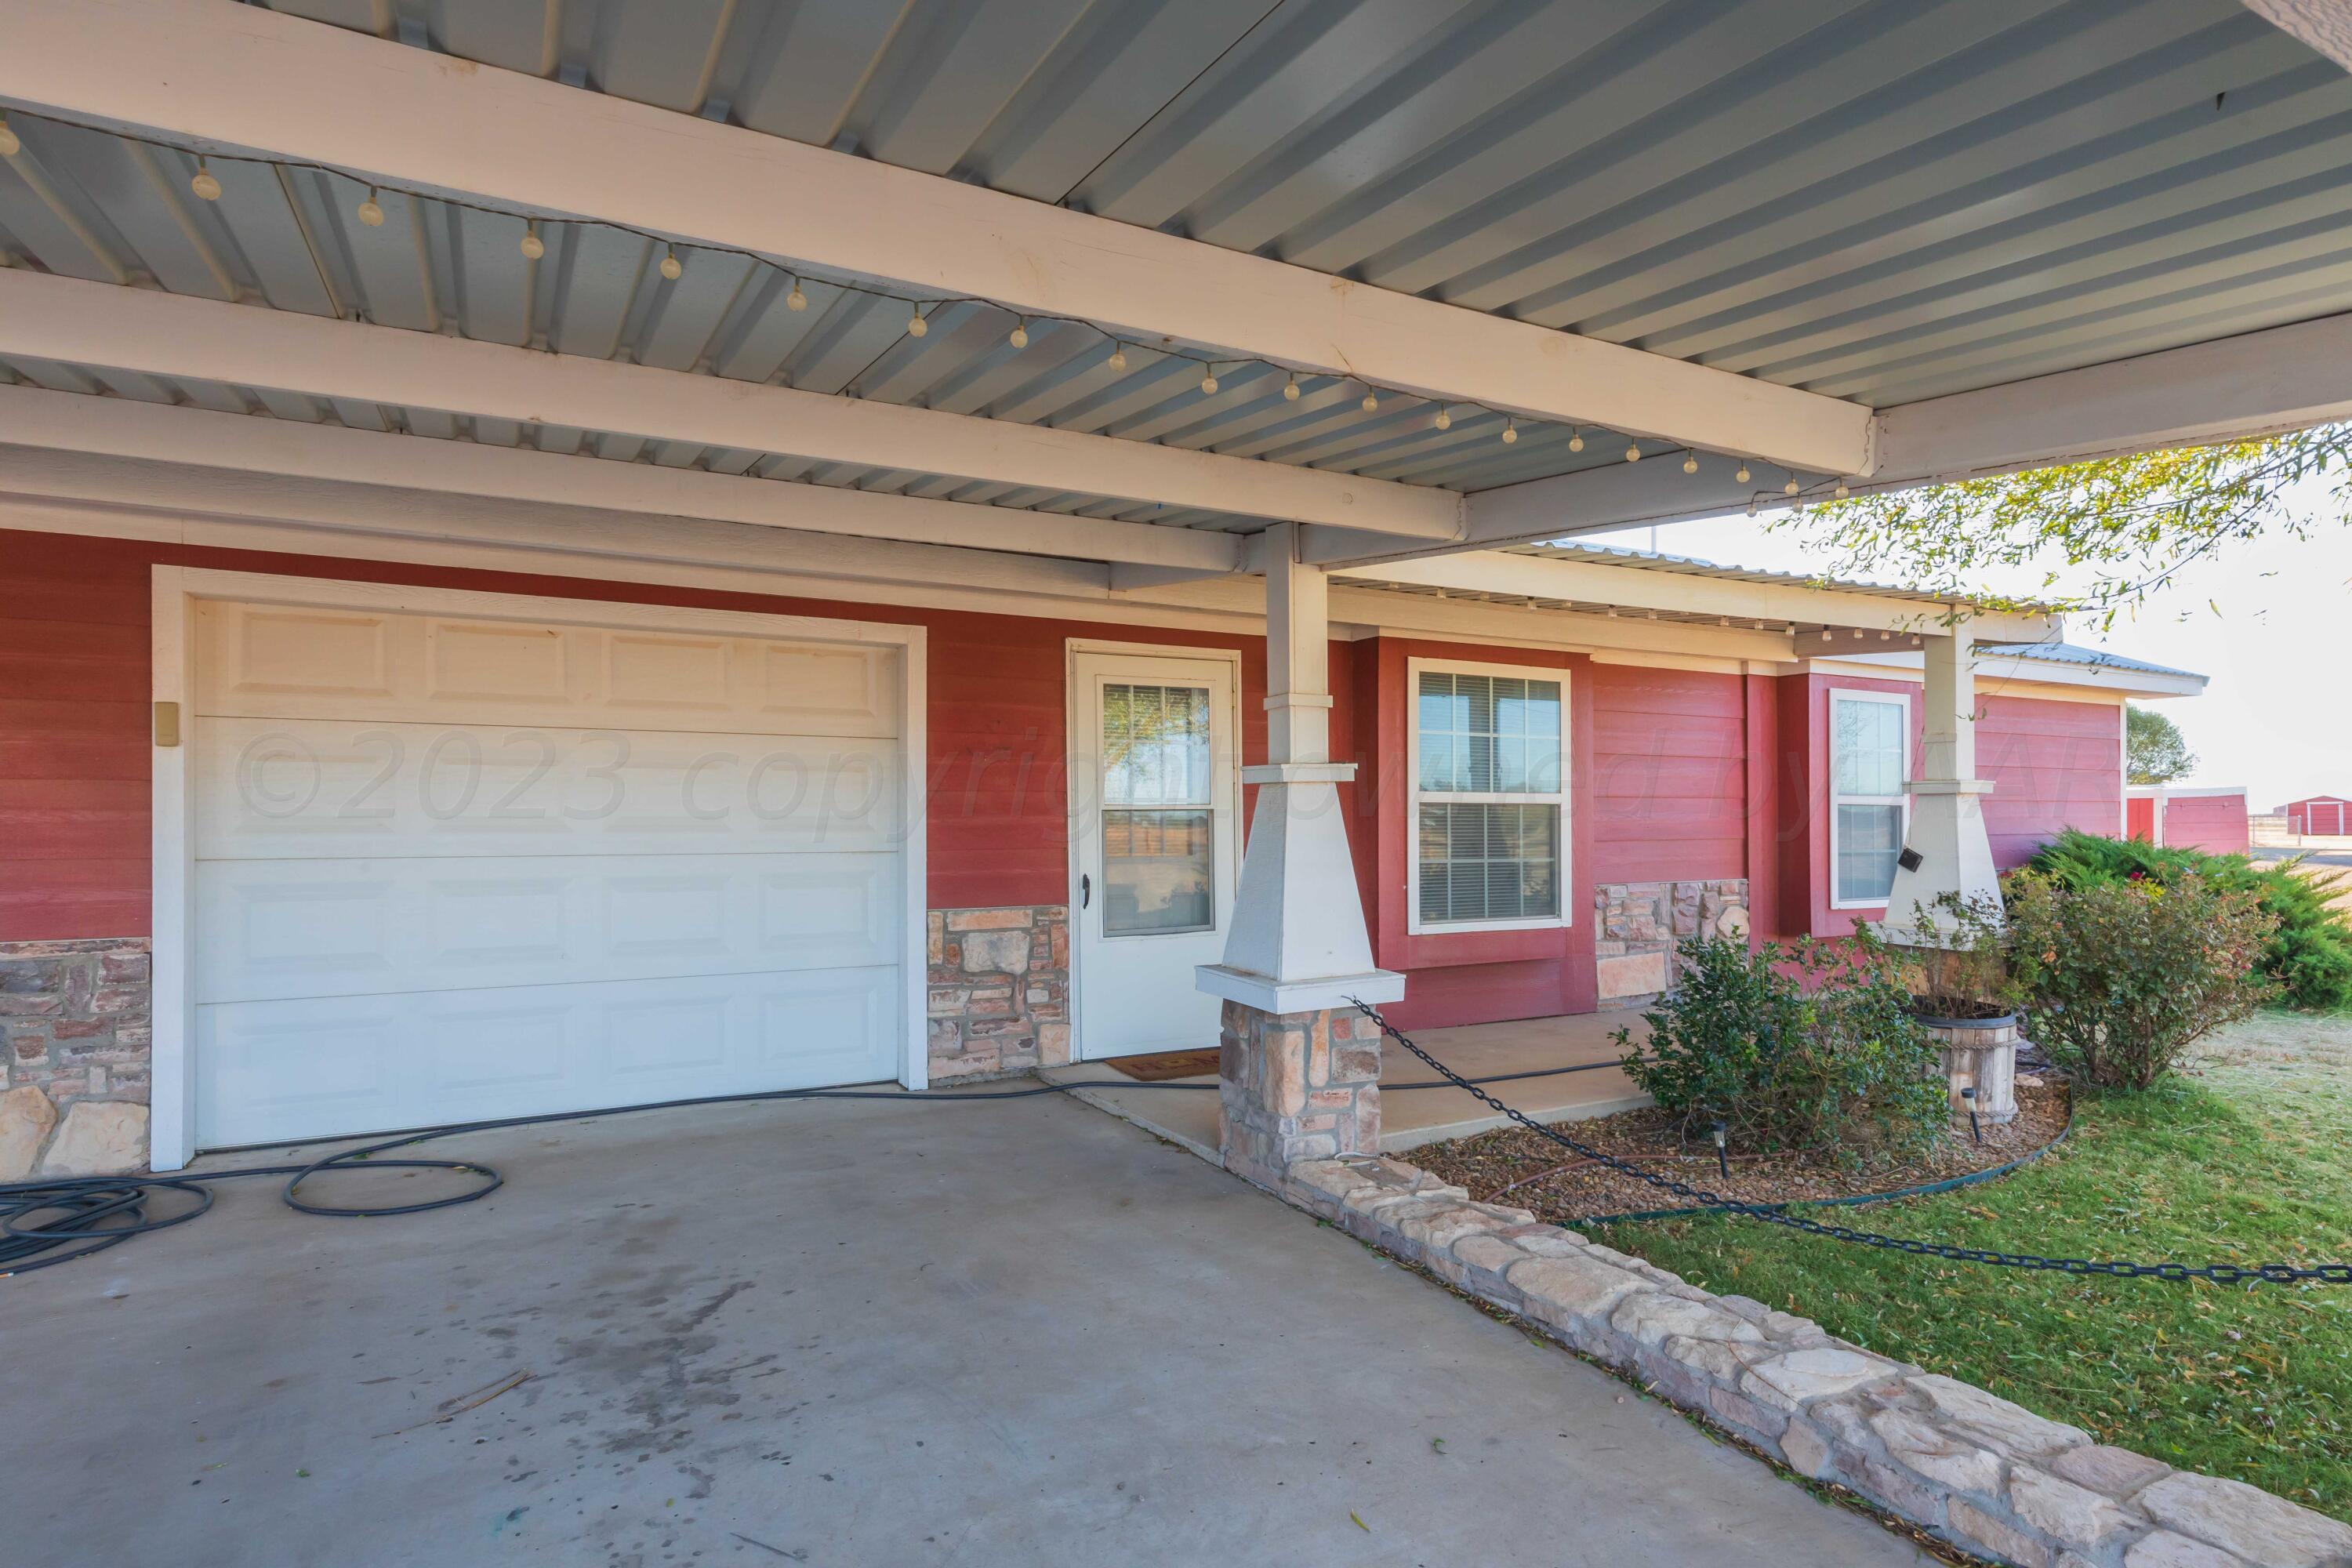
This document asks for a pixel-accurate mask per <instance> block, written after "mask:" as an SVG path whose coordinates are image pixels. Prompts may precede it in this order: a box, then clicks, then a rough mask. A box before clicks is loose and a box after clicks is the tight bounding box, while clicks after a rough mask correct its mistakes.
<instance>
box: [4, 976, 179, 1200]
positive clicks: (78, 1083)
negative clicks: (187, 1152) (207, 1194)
mask: <svg viewBox="0 0 2352 1568" xmlns="http://www.w3.org/2000/svg"><path fill="white" fill-rule="evenodd" d="M149 968H150V963H149V957H148V945H147V939H146V938H145V937H143V936H141V937H99V938H90V939H81V940H73V941H64V942H0V1060H5V1062H6V1064H7V1073H6V1080H5V1089H0V1182H13V1181H21V1180H23V1179H24V1178H25V1177H26V1176H31V1175H44V1176H84V1175H99V1174H111V1173H115V1172H118V1171H136V1170H143V1169H144V1168H145V1167H146V1164H147V1095H148V1063H149V1057H150V1051H151V1048H152V1044H153V1041H154V1024H153V1013H152V998H151V990H150V985H149Z"/></svg>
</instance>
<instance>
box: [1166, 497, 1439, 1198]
mask: <svg viewBox="0 0 2352 1568" xmlns="http://www.w3.org/2000/svg"><path fill="white" fill-rule="evenodd" d="M1329 594H1330V589H1329V584H1328V582H1327V580H1326V577H1325V574H1324V572H1323V569H1322V568H1320V567H1318V566H1309V565H1306V564H1304V563H1301V562H1300V561H1299V559H1298V525H1297V524H1296V523H1289V522H1286V523H1282V524H1279V525H1278V526H1277V527H1276V528H1275V529H1273V530H1272V531H1269V533H1268V535H1267V536H1266V540H1265V605H1266V626H1265V650H1266V679H1265V684H1266V696H1265V710H1266V762H1265V764H1264V765H1262V766H1257V767H1248V768H1244V769H1243V770H1242V779H1243V781H1244V783H1246V784H1255V785H1256V786H1257V811H1256V815H1255V816H1254V817H1253V818H1252V820H1251V823H1250V835H1249V848H1248V853H1247V854H1246V856H1245V857H1244V859H1243V862H1242V877H1241V889H1240V892H1239V894H1238V895H1237V896H1236V898H1235V900H1234V919H1233V924H1232V926H1231V928H1230V934H1229V935H1228V936H1227V938H1226V940H1225V956H1224V962H1223V963H1204V964H1202V965H1201V966H1200V968H1199V969H1198V970H1197V971H1196V972H1195V973H1196V974H1197V977H1198V984H1199V985H1200V988H1201V989H1202V990H1203V991H1206V992H1208V993H1209V994H1212V995H1214V996H1222V997H1223V998H1224V1002H1225V1005H1224V1017H1223V1063H1222V1068H1221V1072H1222V1079H1223V1111H1224V1117H1223V1140H1222V1141H1223V1151H1224V1157H1225V1164H1226V1168H1227V1169H1229V1170H1232V1171H1234V1172H1235V1173H1238V1174H1241V1175H1243V1176H1245V1177H1248V1178H1249V1179H1251V1180H1253V1181H1256V1182H1259V1183H1261V1184H1266V1185H1273V1184H1278V1183H1279V1182H1280V1180H1281V1178H1282V1173H1283V1172H1284V1170H1285V1169H1286V1167H1288V1166H1289V1165H1290V1164H1291V1163H1293V1162H1295V1161H1298V1160H1308V1159H1330V1158H1333V1157H1335V1156H1337V1155H1341V1154H1370V1153H1374V1152H1378V1150H1379V1146H1380V1126H1381V1118H1380V1034H1379V1031H1378V1029H1377V1027H1376V1026H1373V1025H1372V1024H1371V1022H1370V1020H1369V1019H1366V1018H1362V1017H1360V1016H1358V1015H1357V1014H1356V1012H1355V1010H1354V1008H1353V1006H1352V1005H1351V1003H1352V1001H1354V1000H1361V1001H1364V1002H1369V1003H1372V1004H1375V1005H1377V1004H1380V1003H1382V1002H1394V1001H1396V1000H1397V999H1399V998H1400V997H1402V995H1403V994H1404V976H1403V975H1402V974H1398V973H1392V972H1391V971H1388V970H1383V969H1380V968H1378V967H1376V966H1375V965H1374V964H1373V963H1372V943H1371V937H1370V932H1369V931H1367V930H1366V928H1365V925H1364V906H1363V900H1362V899H1361V898H1360V896H1359V894H1358V892H1357V888H1356V868H1355V861H1354V859H1353V858H1351V857H1350V856H1349V853H1348V825H1347V821H1346V818H1345V816H1343V815H1342V813H1341V811H1340V807H1339V785H1340V784H1344V783H1347V782H1349V780H1351V779H1353V778H1354V777H1355V776H1356V767H1355V764H1354V763H1335V762H1333V761H1332V760H1331V689H1330V687H1331V680H1330V636H1331V629H1330V614H1329Z"/></svg>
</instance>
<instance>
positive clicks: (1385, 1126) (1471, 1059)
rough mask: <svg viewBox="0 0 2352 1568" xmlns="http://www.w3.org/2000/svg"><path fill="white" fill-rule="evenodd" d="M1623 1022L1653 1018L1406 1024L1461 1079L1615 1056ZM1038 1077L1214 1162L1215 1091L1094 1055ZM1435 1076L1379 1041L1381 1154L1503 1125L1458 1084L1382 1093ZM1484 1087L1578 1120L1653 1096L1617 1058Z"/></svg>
mask: <svg viewBox="0 0 2352 1568" xmlns="http://www.w3.org/2000/svg"><path fill="white" fill-rule="evenodd" d="M1620 1028H1630V1029H1632V1030H1633V1040H1634V1042H1635V1043H1636V1044H1637V1045H1638V1044H1639V1043H1640V1042H1641V1041H1643V1039H1645V1038H1647V1037H1648V1035H1649V1026H1648V1025H1647V1024H1644V1023H1643V1022H1642V1018H1641V1015H1639V1014H1638V1013H1583V1014H1575V1015H1570V1016H1564V1017H1553V1018H1522V1019H1517V1020H1515V1021H1513V1022H1510V1023H1507V1024H1467V1025H1461V1026H1455V1027H1453V1028H1443V1029H1414V1030H1412V1031H1411V1033H1412V1038H1413V1043H1414V1044H1415V1045H1417V1046H1420V1047H1422V1048H1423V1049H1424V1050H1426V1051H1428V1052H1429V1053H1430V1055H1432V1056H1433V1057H1435V1058H1437V1059H1438V1060H1439V1061H1442V1062H1444V1064H1445V1065H1446V1066H1448V1067H1450V1068H1454V1071H1456V1072H1458V1073H1460V1074H1462V1075H1463V1076H1464V1077H1465V1078H1474V1079H1475V1078H1491V1077H1496V1076H1498V1075H1502V1074H1507V1073H1519V1072H1533V1071H1538V1070H1540V1069H1543V1068H1561V1067H1579V1066H1583V1065H1585V1064H1589V1063H1599V1062H1614V1061H1615V1060H1616V1059H1617V1058H1618V1057H1619V1056H1620V1055H1621V1054H1622V1053H1621V1052H1620V1051H1619V1049H1618V1047H1617V1044H1616V1042H1615V1041H1614V1040H1612V1038H1611V1036H1612V1035H1613V1034H1615V1033H1616V1032H1617V1030H1618V1029H1620ZM1044 1076H1045V1077H1046V1078H1048V1079H1051V1080H1053V1081H1054V1082H1055V1083H1071V1084H1079V1085H1083V1086H1084V1087H1082V1088H1081V1089H1078V1091H1077V1095H1078V1098H1079V1099H1081V1100H1085V1101H1086V1102H1087V1104H1089V1105H1093V1106H1095V1107H1097V1109H1099V1110H1108V1111H1109V1112H1110V1113H1111V1114H1112V1115H1114V1116H1118V1117H1123V1118H1125V1119H1126V1120H1127V1121H1132V1122H1134V1123H1135V1124H1136V1125H1137V1126H1139V1127H1141V1128H1143V1129H1145V1130H1146V1131H1150V1132H1155V1133H1157V1134H1159V1135H1160V1137H1162V1138H1166V1139H1168V1140H1170V1141H1171V1142H1175V1143H1180V1144H1181V1145H1183V1146H1184V1147H1185V1148H1187V1149H1190V1150H1191V1151H1192V1152H1194V1153H1196V1154H1198V1155H1200V1156H1201V1157H1202V1159H1204V1160H1209V1161H1215V1160H1216V1158H1217V1097H1216V1096H1215V1095H1213V1094H1196V1093H1188V1092H1185V1091H1182V1090H1176V1091H1172V1092H1171V1091H1169V1090H1164V1089H1151V1088H1148V1087H1145V1086H1143V1085H1140V1084H1138V1083H1137V1082H1136V1081H1135V1080H1134V1079H1130V1078H1128V1077H1126V1076H1125V1075H1124V1074H1122V1073H1119V1072H1118V1071H1117V1070H1115V1069H1113V1068H1108V1067H1104V1066H1102V1065H1101V1064H1099V1063H1095V1062H1082V1063H1079V1064H1077V1065H1076V1066H1075V1067H1069V1068H1053V1069H1051V1070H1050V1071H1048V1072H1047V1073H1045V1075H1044ZM1435 1077H1436V1075H1435V1074H1433V1072H1431V1071H1430V1070H1429V1068H1425V1067H1423V1065H1422V1064H1421V1063H1420V1062H1418V1061H1416V1060H1414V1059H1413V1058H1412V1056H1411V1055H1410V1054H1408V1053H1407V1052H1406V1051H1405V1050H1404V1049H1403V1048H1402V1047H1400V1046H1398V1045H1397V1043H1396V1042H1395V1041H1393V1040H1389V1041H1384V1042H1383V1043H1382V1045H1381V1089H1382V1090H1383V1092H1382V1094H1381V1151H1382V1152H1384V1153H1391V1154H1395V1153H1402V1152H1404V1151H1405V1150H1408V1149H1418V1148H1420V1147H1421V1146H1422V1145H1423V1144H1424V1143H1436V1142H1443V1141H1444V1140H1445V1139H1448V1138H1466V1137H1468V1136H1470V1135H1471V1134H1472V1133H1475V1132H1484V1131H1488V1130H1490V1129H1492V1128H1496V1127H1501V1126H1505V1125H1507V1118H1505V1117H1503V1116H1500V1115H1497V1114H1496V1112H1494V1111H1491V1110H1487V1109H1486V1107H1485V1106H1484V1105H1481V1104H1480V1103H1478V1101H1476V1100H1473V1099H1472V1098H1470V1096H1469V1095H1467V1094H1465V1093H1464V1092H1463V1091H1462V1090H1460V1089H1411V1090H1407V1091H1405V1092H1402V1093H1395V1094H1391V1093H1389V1092H1386V1091H1387V1090H1388V1089H1390V1087H1391V1085H1395V1084H1405V1083H1427V1082H1430V1081H1431V1080H1432V1079H1434V1078H1435ZM1174 1081H1176V1082H1180V1083H1196V1084H1204V1085H1210V1086H1213V1085H1214V1084H1215V1083H1216V1079H1214V1078H1213V1077H1206V1076H1204V1077H1201V1078H1196V1079H1176V1080H1174ZM1486 1088H1487V1091H1488V1092H1489V1093H1491V1094H1493V1095H1494V1096H1495V1097H1496V1099H1497V1100H1501V1101H1503V1103H1504V1104H1506V1105H1509V1106H1513V1107H1516V1108H1517V1109H1518V1110H1522V1111H1525V1112H1526V1113H1527V1114H1528V1115H1529V1116H1531V1117H1534V1118H1535V1119H1536V1120H1537V1121H1587V1120H1590V1119H1591V1118H1592V1117H1596V1116H1609V1115H1612V1114H1613V1113H1615V1112H1617V1111H1620V1110H1633V1109H1634V1108H1635V1107H1637V1106H1643V1105H1647V1104H1648V1103H1649V1102H1650V1099H1649V1096H1647V1095H1645V1094H1643V1092H1642V1091H1641V1090H1639V1089H1635V1088H1634V1087H1633V1080H1632V1079H1628V1078H1627V1077H1626V1076H1625V1074H1624V1072H1623V1070H1622V1068H1615V1067H1602V1068H1595V1069H1594V1070H1592V1071H1589V1072H1574V1073H1567V1074H1563V1075H1561V1076H1559V1077H1557V1078H1534V1079H1518V1080H1517V1081H1516V1082H1510V1083H1496V1084H1489V1085H1487V1086H1486Z"/></svg>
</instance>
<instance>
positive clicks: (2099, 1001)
mask: <svg viewBox="0 0 2352 1568" xmlns="http://www.w3.org/2000/svg"><path fill="white" fill-rule="evenodd" d="M2008 891H2009V943H2010V960H2011V967H2012V973H2014V975H2015V977H2016V980H2017V983H2018V984H2019V986H2020V987H2021V989H2022V991H2023V992H2024V994H2025V996H2026V999H2027V1000H2026V1012H2027V1018H2026V1034H2027V1037H2029V1038H2031V1039H2032V1041H2033V1043H2034V1044H2036V1045H2038V1046H2040V1047H2042V1050H2043V1052H2045V1053H2046V1054H2047V1055H2048V1056H2049V1058H2050V1059H2051V1060H2053V1061H2054V1062H2056V1063H2057V1064H2058V1065H2059V1066H2061V1067H2063V1068H2068V1069H2070V1070H2071V1071H2073V1072H2074V1073H2076V1074H2078V1075H2080V1076H2081V1077H2083V1078H2084V1079H2087V1080H2088V1081H2090V1082H2092V1083H2095V1084H2100V1085H2103V1086H2106V1087H2109V1088H2120V1089H2146V1088H2147V1087H2148V1085H2150V1084H2152V1083H2154V1082H2155V1081H2156V1080H2157V1079H2159V1078H2161V1077H2162V1076H2163V1075H2164V1074H2165V1072H2166V1071H2167V1070H2168V1069H2169V1068H2171V1066H2172V1065H2173V1063H2174V1062H2175V1061H2177V1060H2178V1059H2179V1056H2180V1053H2181V1052H2182V1051H2183V1050H2185V1049H2187V1048H2188V1047H2189V1045H2191V1044H2192V1043H2193V1042H2195V1041H2196V1040H2197V1039H2198V1038H2199V1037H2201V1036H2203V1035H2204V1034H2206V1033H2207V1032H2208V1031H2209V1030H2211V1029H2214V1028H2216V1027H2218V1026H2221V1025H2223V1024H2227V1023H2230V1022H2231V1021H2233V1020H2235V1019H2238V1018H2242V1017H2244V1016H2247V1015H2248V1014H2250V1013H2252V1012H2253V1011H2254V1010H2255V1009H2256V1008H2258V1007H2260V1006H2261V1005H2263V1003H2264V1002H2266V1001H2268V1000H2269V999H2270V998H2271V997H2272V996H2273V994H2275V991H2274V988H2273V983H2272V981H2271V980H2270V978H2269V977H2268V976H2267V975H2265V974H2264V973H2262V967H2261V966H2262V962H2263V952H2264V948H2265V944H2266V943H2268V942H2269V941H2270V939H2271V937H2272V936H2273V933H2274V932H2275V931H2276V929H2277V924H2278V922H2277V921H2276V919H2275V917H2273V916H2272V915H2271V914H2269V913H2268V912H2267V911H2265V910H2263V908H2262V905H2261V901H2260V900H2259V899H2258V898H2257V896H2256V895H2255V893H2254V891H2253V890H2252V889H2249V888H2231V887H2226V886H2223V885H2221V883H2219V882H2217V881H2215V880H2214V879H2210V878H2206V877H2202V876H2200V875H2198V874H2197V873H2196V872H2194V871H2185V872H2180V873H2179V874H2177V875H2176V876H2174V877H2173V879H2171V880H2170V881H2168V882H2160V881H2158V880H2157V879H2155V878H2153V877H2138V878H2130V879H2125V880H2122V881H2107V880H2101V879H2087V880H2085V881H2084V882H2083V883H2081V884H2080V885H2070V884H2068V883H2067V882H2064V881H2063V880H2061V879H2058V878H2056V877H2053V876H2045V875H2042V874H2041V873H2039V872H2032V871H2028V872H2025V873H2022V874H2021V875H2019V876H2016V877H2013V878H2011V881H2010V886H2009V890H2008Z"/></svg>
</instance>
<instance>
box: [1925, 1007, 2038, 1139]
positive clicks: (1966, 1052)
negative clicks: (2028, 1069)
mask: <svg viewBox="0 0 2352 1568" xmlns="http://www.w3.org/2000/svg"><path fill="white" fill-rule="evenodd" d="M1919 1022H1920V1024H1921V1025H1923V1026H1925V1027H1926V1028H1927V1032H1928V1033H1929V1034H1931V1035H1933V1036H1935V1037H1936V1041H1937V1044H1938V1045H1939V1046H1941V1047H1943V1052H1944V1081H1945V1082H1946V1083H1947V1084H1948V1085H1949V1086H1950V1089H1951V1097H1952V1110H1954V1111H1956V1112H1960V1111H1965V1110H1968V1109H1969V1102H1968V1100H1966V1099H1964V1098H1963V1097H1962V1096H1961V1094H1960V1090H1962V1089H1975V1090H1976V1091H1977V1094H1976V1112H1977V1117H1978V1120H1979V1121H1985V1122H1988V1123H1990V1122H2000V1121H2014V1120H2016V1118H2017V1047H2018V1033H2017V1015H2016V1014H2014V1013H2004V1014H2002V1015H2001V1016H1999V1017H1996V1018H1931V1017H1928V1016H1925V1015H1922V1016H1920V1018H1919Z"/></svg>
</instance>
